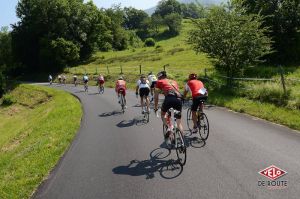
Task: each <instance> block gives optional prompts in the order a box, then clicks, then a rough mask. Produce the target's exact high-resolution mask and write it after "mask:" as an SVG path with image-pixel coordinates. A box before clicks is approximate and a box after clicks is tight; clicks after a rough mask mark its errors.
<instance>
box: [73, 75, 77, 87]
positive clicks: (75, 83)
mask: <svg viewBox="0 0 300 199" xmlns="http://www.w3.org/2000/svg"><path fill="white" fill-rule="evenodd" d="M73 82H74V85H75V86H77V75H74V76H73Z"/></svg>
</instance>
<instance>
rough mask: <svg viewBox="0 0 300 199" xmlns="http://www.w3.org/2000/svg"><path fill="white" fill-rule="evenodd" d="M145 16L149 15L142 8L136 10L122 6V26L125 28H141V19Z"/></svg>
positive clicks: (145, 17)
mask: <svg viewBox="0 0 300 199" xmlns="http://www.w3.org/2000/svg"><path fill="white" fill-rule="evenodd" d="M147 18H149V16H148V14H147V13H146V12H145V11H143V10H138V9H135V8H132V7H129V8H124V27H125V28H126V29H130V30H137V29H141V28H142V23H143V21H144V20H146V19H147Z"/></svg>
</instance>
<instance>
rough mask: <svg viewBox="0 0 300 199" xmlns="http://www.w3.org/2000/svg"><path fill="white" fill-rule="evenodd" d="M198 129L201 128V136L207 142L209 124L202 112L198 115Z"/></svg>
mask: <svg viewBox="0 0 300 199" xmlns="http://www.w3.org/2000/svg"><path fill="white" fill-rule="evenodd" d="M197 120H198V128H199V135H200V137H201V138H202V140H207V138H208V135H209V123H208V119H207V116H206V114H205V113H203V112H201V113H199V114H198V118H197Z"/></svg>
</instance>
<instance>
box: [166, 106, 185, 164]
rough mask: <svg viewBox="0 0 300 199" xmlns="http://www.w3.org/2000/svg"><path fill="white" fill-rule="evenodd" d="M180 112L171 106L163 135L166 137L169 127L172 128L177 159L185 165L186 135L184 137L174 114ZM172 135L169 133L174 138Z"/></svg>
mask: <svg viewBox="0 0 300 199" xmlns="http://www.w3.org/2000/svg"><path fill="white" fill-rule="evenodd" d="M178 113H179V111H177V110H174V109H173V108H170V109H169V110H168V111H167V113H166V116H165V117H166V120H167V124H168V125H165V124H163V135H164V137H166V134H167V130H168V129H170V130H171V131H172V134H173V136H174V137H173V138H174V140H173V142H174V143H173V145H174V148H175V150H176V155H177V159H178V161H179V164H180V165H182V166H184V165H185V164H186V158H187V151H186V144H185V141H184V137H183V135H182V134H181V132H180V130H179V129H178V127H177V123H176V118H175V116H174V115H175V114H178ZM172 121H173V122H172ZM172 134H171V135H172ZM171 135H169V136H170V138H172V136H171ZM169 147H170V146H169ZM170 148H171V147H170Z"/></svg>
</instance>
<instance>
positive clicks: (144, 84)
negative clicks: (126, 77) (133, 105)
mask: <svg viewBox="0 0 300 199" xmlns="http://www.w3.org/2000/svg"><path fill="white" fill-rule="evenodd" d="M149 93H150V83H149V81H148V80H147V79H146V76H145V75H141V77H140V79H139V80H138V81H137V83H136V92H135V94H136V96H137V97H138V94H140V97H141V107H142V114H144V98H145V100H146V105H147V111H148V113H149V112H150V100H149V97H148V96H149Z"/></svg>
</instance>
